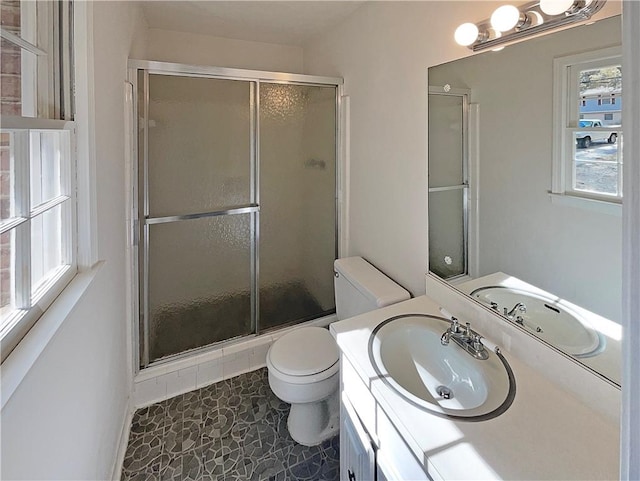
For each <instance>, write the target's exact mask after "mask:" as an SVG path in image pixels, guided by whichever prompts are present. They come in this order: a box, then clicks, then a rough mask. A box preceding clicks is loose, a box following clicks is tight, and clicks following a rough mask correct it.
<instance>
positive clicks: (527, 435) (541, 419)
mask: <svg viewBox="0 0 640 481" xmlns="http://www.w3.org/2000/svg"><path fill="white" fill-rule="evenodd" d="M438 308H439V306H438V305H437V304H436V303H435V302H434V301H433V300H431V299H430V298H428V297H426V296H421V297H418V298H416V299H411V300H409V301H406V302H402V303H400V304H396V305H393V306H389V307H387V308H384V309H379V310H376V311H373V312H369V313H367V314H363V315H361V316H357V317H353V318H351V319H347V320H344V321H340V322H336V323H333V324H331V332H332V333H333V335H334V336H335V337H336V339H337V342H338V345H339V346H340V349H341V351H342V352H343V354H344V355H345V356H346V357H347V358H348V359H349V361H350V362H351V363H352V364H353V366H354V367H355V369H356V371H357V373H358V375H359V376H360V377H361V378H362V380H363V381H364V382H365V383H366V384H367V385H368V386H369V387H370V390H371V392H372V393H373V396H374V397H375V400H376V402H377V403H378V404H379V405H380V406H381V408H382V409H383V410H384V412H385V414H386V415H387V416H388V417H389V418H390V419H391V421H392V422H393V424H394V425H395V427H396V429H397V430H398V432H399V433H400V435H401V436H402V437H403V438H404V440H405V442H406V443H407V445H408V446H409V448H410V449H411V451H412V452H413V453H414V455H415V456H416V458H417V459H418V460H419V461H420V462H421V463H422V464H423V466H424V468H425V471H426V472H427V473H428V474H429V475H430V476H431V477H432V478H434V479H447V480H450V479H509V480H512V479H537V480H541V479H549V480H560V479H579V480H586V479H608V480H609V479H611V480H612V479H618V478H619V426H618V425H617V424H615V423H614V422H613V421H612V420H611V419H608V418H606V417H604V416H602V415H601V414H600V413H598V412H596V411H594V410H592V409H590V408H588V407H587V406H585V405H584V404H582V403H580V402H579V401H578V400H577V399H576V398H575V397H573V396H572V395H571V394H569V393H568V392H566V391H564V390H562V389H559V388H558V387H557V386H556V385H555V384H553V383H551V382H550V381H549V380H547V379H546V378H545V377H543V376H542V375H541V374H540V373H538V372H537V371H535V370H533V369H532V368H530V367H528V366H527V365H525V364H524V363H522V362H520V361H519V360H518V359H516V358H514V357H513V356H512V355H510V353H509V352H506V351H505V350H504V349H503V351H502V352H503V354H504V356H505V358H506V359H507V361H508V362H509V364H510V365H511V368H512V370H513V372H514V375H515V379H516V396H515V400H514V402H513V404H512V405H511V407H510V408H509V409H508V410H507V411H506V412H505V413H504V414H502V415H501V416H498V417H497V418H494V419H491V420H488V421H481V422H465V421H453V420H450V419H444V418H440V417H436V416H434V415H432V414H429V413H428V412H426V411H424V410H422V409H420V408H418V407H416V406H413V405H411V404H409V403H408V402H406V401H405V400H404V399H403V398H402V397H401V396H400V395H398V394H397V393H396V392H395V391H394V390H393V389H391V388H390V387H388V386H387V385H386V384H384V383H383V382H382V381H381V380H379V379H377V375H376V373H375V370H374V368H373V366H372V365H371V362H370V361H369V355H368V350H367V346H368V341H369V336H370V335H371V332H372V331H373V329H374V328H375V327H376V326H377V325H378V324H379V323H380V322H382V321H384V320H386V319H388V318H389V317H392V316H395V315H398V314H409V313H414V314H417V313H423V314H435V315H441V314H440V313H439V311H438ZM480 334H483V333H482V332H480ZM559 368H561V367H559ZM611 402H612V403H616V404H617V405H618V404H619V402H620V399H619V396H617V397H616V396H612V399H611Z"/></svg>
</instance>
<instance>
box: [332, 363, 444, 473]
mask: <svg viewBox="0 0 640 481" xmlns="http://www.w3.org/2000/svg"><path fill="white" fill-rule="evenodd" d="M340 381H341V382H340V386H341V402H340V481H400V480H412V481H421V480H430V479H431V478H430V477H429V476H428V475H427V474H426V473H425V472H424V470H423V469H422V466H421V465H420V463H419V462H418V461H417V460H416V458H415V457H414V455H413V454H412V453H411V451H410V450H409V448H408V447H407V445H406V444H405V442H404V441H403V440H402V437H401V436H400V434H398V432H397V431H396V429H395V427H394V426H393V424H392V423H391V421H390V420H389V418H388V417H387V415H386V414H385V413H384V411H383V410H382V409H381V408H380V406H379V405H378V404H377V403H376V401H375V399H374V397H373V395H372V394H371V392H370V391H369V390H368V388H367V387H366V385H365V383H364V382H363V381H362V379H361V378H360V377H359V376H358V374H357V373H356V371H355V369H354V368H353V366H352V365H351V363H350V362H349V361H348V360H347V359H346V358H345V357H344V356H342V357H341V366H340Z"/></svg>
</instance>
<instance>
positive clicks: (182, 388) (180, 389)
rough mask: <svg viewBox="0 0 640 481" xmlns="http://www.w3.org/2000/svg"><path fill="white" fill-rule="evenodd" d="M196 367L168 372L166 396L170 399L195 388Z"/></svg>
mask: <svg viewBox="0 0 640 481" xmlns="http://www.w3.org/2000/svg"><path fill="white" fill-rule="evenodd" d="M197 373H198V366H191V367H188V368H186V369H180V370H179V371H174V372H170V373H168V374H167V375H166V380H167V396H168V397H172V396H176V395H178V394H182V393H185V392H187V391H193V390H194V389H195V388H196V375H197Z"/></svg>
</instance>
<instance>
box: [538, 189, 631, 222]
mask: <svg viewBox="0 0 640 481" xmlns="http://www.w3.org/2000/svg"><path fill="white" fill-rule="evenodd" d="M549 197H550V198H551V203H552V204H558V205H564V206H567V207H575V208H577V209H584V210H590V211H592V212H599V213H600V214H607V215H612V216H615V217H622V204H617V203H615V202H607V201H605V200H596V199H589V198H586V197H578V196H575V195H567V194H554V193H549Z"/></svg>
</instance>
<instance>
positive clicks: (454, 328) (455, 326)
mask: <svg viewBox="0 0 640 481" xmlns="http://www.w3.org/2000/svg"><path fill="white" fill-rule="evenodd" d="M449 329H450V330H451V332H453V333H454V334H457V333H459V332H460V331H461V330H462V328H461V327H460V322H458V318H457V317H453V316H451V327H450V328H449Z"/></svg>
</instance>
